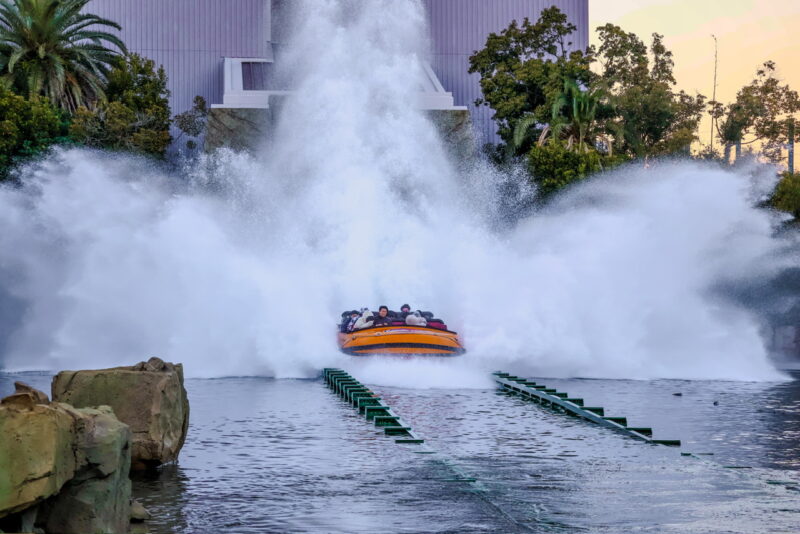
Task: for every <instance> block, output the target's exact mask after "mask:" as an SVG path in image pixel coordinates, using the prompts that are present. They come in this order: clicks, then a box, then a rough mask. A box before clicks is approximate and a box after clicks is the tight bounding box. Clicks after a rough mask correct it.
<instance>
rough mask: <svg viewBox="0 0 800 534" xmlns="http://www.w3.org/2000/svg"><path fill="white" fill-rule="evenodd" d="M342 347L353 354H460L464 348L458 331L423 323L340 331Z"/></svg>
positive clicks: (347, 352) (340, 344)
mask: <svg viewBox="0 0 800 534" xmlns="http://www.w3.org/2000/svg"><path fill="white" fill-rule="evenodd" d="M339 348H340V349H341V351H342V352H344V353H346V354H351V355H353V356H372V355H389V356H393V355H397V356H440V357H441V356H444V357H447V356H458V355H459V354H463V353H464V352H465V351H464V347H463V346H462V344H461V340H460V339H459V337H458V334H457V333H456V332H451V331H449V330H440V329H437V328H429V327H421V326H382V327H376V328H365V329H364V330H357V331H355V332H351V333H348V334H342V333H340V334H339Z"/></svg>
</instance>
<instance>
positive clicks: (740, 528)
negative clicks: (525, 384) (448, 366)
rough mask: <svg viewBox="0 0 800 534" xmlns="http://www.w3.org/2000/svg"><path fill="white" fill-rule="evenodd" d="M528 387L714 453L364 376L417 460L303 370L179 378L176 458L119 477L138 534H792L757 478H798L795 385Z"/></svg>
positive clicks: (799, 391)
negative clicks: (187, 414)
mask: <svg viewBox="0 0 800 534" xmlns="http://www.w3.org/2000/svg"><path fill="white" fill-rule="evenodd" d="M15 379H21V380H23V381H25V382H28V383H30V384H31V385H34V386H35V387H39V388H41V389H44V390H45V391H47V390H48V389H49V382H50V375H48V374H35V373H34V374H31V373H25V374H22V375H14V374H2V373H0V394H2V395H5V394H7V393H8V392H9V391H10V390H11V389H12V388H13V381H14V380H15ZM543 381H544V382H545V383H547V384H548V385H551V386H553V387H558V388H559V389H560V390H561V391H568V392H569V393H570V394H572V395H575V396H582V397H584V398H586V399H587V401H590V402H591V404H593V405H602V406H605V407H606V409H607V413H609V414H611V415H626V416H628V419H629V423H630V424H632V425H636V426H653V427H654V431H655V433H656V437H662V438H678V439H682V440H683V442H684V447H683V449H682V450H683V451H691V452H712V453H714V455H713V456H703V457H701V458H702V459H697V458H693V457H684V456H681V455H680V451H679V450H677V449H672V448H666V447H659V446H650V445H646V444H643V443H640V442H636V441H634V440H631V439H629V438H625V437H623V436H620V435H617V434H615V433H613V432H610V431H608V430H607V429H603V428H598V427H595V426H593V425H591V424H588V423H585V422H582V421H580V420H578V419H574V418H570V417H565V416H563V415H560V414H555V413H552V412H549V411H547V410H543V409H541V408H539V407H538V406H537V405H534V404H532V403H530V402H527V401H524V400H522V399H520V398H518V397H515V396H509V395H506V394H504V393H502V392H498V391H496V390H413V389H400V388H388V387H378V386H376V387H375V389H376V390H378V391H379V392H380V394H381V395H382V396H383V397H384V398H385V399H386V401H387V402H388V403H390V404H391V405H392V406H394V407H395V408H396V409H397V411H399V412H400V413H401V414H402V415H403V416H404V419H405V420H406V421H407V422H408V423H409V424H411V425H412V426H413V427H414V428H415V430H417V431H418V432H419V433H420V434H421V435H423V437H425V438H426V439H427V440H428V444H429V445H430V446H431V447H432V448H433V449H434V450H436V451H437V454H433V455H421V454H416V452H415V451H417V450H418V449H416V448H414V447H413V446H408V447H405V446H398V445H395V444H393V443H392V442H391V441H390V440H389V439H388V438H386V437H384V436H383V434H382V433H381V432H379V431H377V430H376V429H375V428H374V427H372V426H370V425H368V424H366V423H365V422H364V421H363V419H362V418H361V417H358V416H357V415H356V413H355V412H354V411H353V410H352V409H351V408H350V407H349V406H348V405H346V404H344V403H343V402H341V401H339V400H338V398H336V397H335V396H334V395H333V394H332V393H331V392H330V391H329V390H327V389H326V388H325V387H324V385H323V384H322V383H321V382H320V381H312V380H272V379H256V378H227V379H216V380H188V382H187V390H188V392H189V397H190V402H191V405H192V420H191V424H190V430H189V432H190V434H189V437H188V439H187V441H186V445H185V447H184V449H183V451H182V453H181V459H180V464H179V465H175V466H170V467H166V468H164V469H162V470H161V471H160V472H159V473H158V474H156V475H136V476H135V477H134V493H135V496H136V497H137V498H138V499H139V500H141V501H142V502H143V504H144V505H145V507H147V508H148V509H149V510H150V511H151V513H152V514H153V516H154V519H153V520H152V521H151V522H150V523H149V527H150V530H151V532H155V533H172V532H175V533H186V532H209V531H212V530H220V529H225V530H227V531H231V532H287V531H291V532H423V531H424V532H529V531H533V532H553V531H558V532H573V531H576V530H580V531H586V532H623V531H625V532H629V531H637V532H652V533H663V532H665V533H673V532H674V533H684V532H693V533H709V534H710V533H716V532H722V531H724V532H742V533H745V532H748V533H749V532H763V531H765V527H764V525H769V529H768V530H769V531H771V532H793V531H794V528H795V526H796V525H797V523H798V519H800V515H798V513H800V504H798V503H799V502H800V499H799V497H800V493H798V492H797V491H796V490H792V489H790V488H787V486H786V485H773V484H769V483H767V481H768V480H775V479H780V480H784V481H787V480H795V481H798V483H800V452H799V451H798V431H800V387H798V382H790V383H781V384H751V383H728V382H688V381H655V382H635V381H619V380H616V381H613V380H557V379H548V380H543ZM673 393H681V395H680V396H677V395H673ZM715 401H716V404H714V402H715ZM726 465H736V466H740V467H749V468H750V469H727V468H724V467H723V466H726ZM451 466H452V467H451ZM456 470H458V471H460V472H466V473H468V474H469V475H471V476H474V477H476V478H477V479H478V483H477V484H467V483H464V482H453V479H454V478H455V476H454V475H455V473H456V472H457V471H456Z"/></svg>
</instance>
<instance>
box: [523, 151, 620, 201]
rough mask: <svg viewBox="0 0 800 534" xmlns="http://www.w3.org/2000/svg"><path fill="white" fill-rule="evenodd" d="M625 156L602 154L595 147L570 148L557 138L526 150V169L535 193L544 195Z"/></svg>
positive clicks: (617, 161)
mask: <svg viewBox="0 0 800 534" xmlns="http://www.w3.org/2000/svg"><path fill="white" fill-rule="evenodd" d="M626 159H627V158H625V156H615V157H611V156H604V155H602V154H600V153H599V152H597V151H596V150H586V151H576V150H571V149H570V148H567V147H566V146H565V145H564V144H563V143H561V142H551V143H547V144H544V145H541V146H539V145H537V146H534V147H533V148H532V149H531V150H530V152H529V153H528V170H529V172H530V174H531V176H532V180H533V182H534V183H535V184H536V185H537V187H538V191H539V195H540V196H542V197H548V196H550V195H552V194H553V193H555V192H557V191H559V190H561V189H563V188H564V187H567V186H568V185H571V184H573V183H575V182H578V181H581V180H583V179H584V178H586V177H588V176H589V175H591V174H594V173H596V172H598V171H601V170H604V169H610V168H613V167H615V166H617V165H619V164H621V163H623V162H624V161H626Z"/></svg>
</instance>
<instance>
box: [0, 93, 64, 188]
mask: <svg viewBox="0 0 800 534" xmlns="http://www.w3.org/2000/svg"><path fill="white" fill-rule="evenodd" d="M67 132H68V123H67V121H66V120H65V118H64V117H63V114H62V113H61V112H60V111H59V110H58V109H56V108H55V107H53V106H52V105H51V104H50V102H49V101H48V100H47V99H46V98H39V97H34V98H33V99H31V100H26V99H25V98H23V97H21V96H19V95H15V94H14V93H12V92H10V91H8V90H7V89H0V180H5V179H7V178H8V172H9V170H10V168H11V167H12V166H13V165H14V164H16V163H19V162H21V161H24V160H25V159H28V158H31V157H34V156H36V155H38V154H40V153H42V152H44V151H45V150H47V148H48V147H50V146H51V145H53V144H54V143H61V142H65V141H67Z"/></svg>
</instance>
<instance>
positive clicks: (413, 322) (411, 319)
mask: <svg viewBox="0 0 800 534" xmlns="http://www.w3.org/2000/svg"><path fill="white" fill-rule="evenodd" d="M406 324H407V325H408V326H428V320H427V319H425V317H423V316H422V312H420V311H419V310H417V311H415V312H414V313H410V314H408V315H407V316H406Z"/></svg>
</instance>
